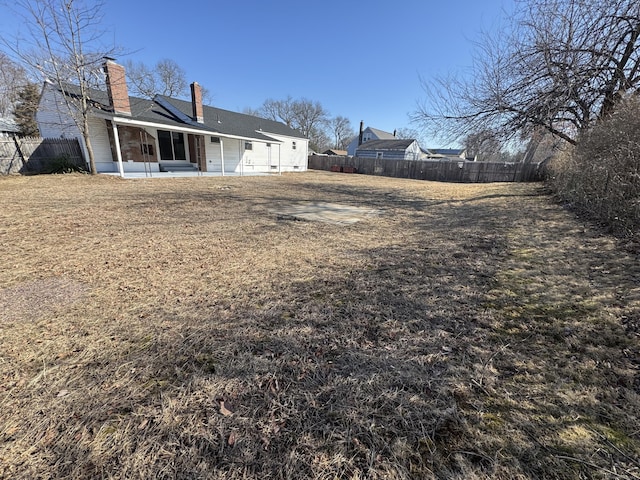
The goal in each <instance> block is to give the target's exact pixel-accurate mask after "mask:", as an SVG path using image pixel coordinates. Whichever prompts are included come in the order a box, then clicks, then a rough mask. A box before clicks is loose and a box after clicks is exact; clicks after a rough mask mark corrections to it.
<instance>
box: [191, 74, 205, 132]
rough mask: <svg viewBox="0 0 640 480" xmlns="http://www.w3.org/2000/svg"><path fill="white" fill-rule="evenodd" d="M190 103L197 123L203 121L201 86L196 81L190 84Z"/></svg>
mask: <svg viewBox="0 0 640 480" xmlns="http://www.w3.org/2000/svg"><path fill="white" fill-rule="evenodd" d="M191 105H192V107H193V119H194V120H195V121H196V122H198V123H204V109H203V108H202V87H201V86H200V84H199V83H198V82H193V83H192V84H191Z"/></svg>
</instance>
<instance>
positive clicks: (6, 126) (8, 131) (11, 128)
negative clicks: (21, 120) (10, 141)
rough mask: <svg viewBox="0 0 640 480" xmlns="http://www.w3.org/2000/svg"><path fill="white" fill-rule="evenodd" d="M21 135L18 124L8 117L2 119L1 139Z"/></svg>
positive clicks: (0, 123)
mask: <svg viewBox="0 0 640 480" xmlns="http://www.w3.org/2000/svg"><path fill="white" fill-rule="evenodd" d="M18 133H20V127H18V124H17V123H16V122H15V121H14V120H12V119H11V118H7V117H0V138H3V137H4V138H6V137H13V136H14V135H17V134H18Z"/></svg>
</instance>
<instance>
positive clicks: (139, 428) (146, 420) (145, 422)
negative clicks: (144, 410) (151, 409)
mask: <svg viewBox="0 0 640 480" xmlns="http://www.w3.org/2000/svg"><path fill="white" fill-rule="evenodd" d="M148 423H149V419H148V418H145V419H144V420H143V421H142V423H140V425H138V430H142V429H143V428H144V427H146V426H147V424H148Z"/></svg>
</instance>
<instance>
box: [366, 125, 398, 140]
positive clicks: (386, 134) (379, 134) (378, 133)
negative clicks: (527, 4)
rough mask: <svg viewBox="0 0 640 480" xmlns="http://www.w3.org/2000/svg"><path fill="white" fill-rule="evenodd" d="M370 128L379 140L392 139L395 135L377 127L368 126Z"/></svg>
mask: <svg viewBox="0 0 640 480" xmlns="http://www.w3.org/2000/svg"><path fill="white" fill-rule="evenodd" d="M368 128H369V130H371V133H374V134H375V135H376V137H378V139H379V140H393V139H395V138H396V137H394V136H393V133H389V132H385V131H384V130H378V129H377V128H373V127H368Z"/></svg>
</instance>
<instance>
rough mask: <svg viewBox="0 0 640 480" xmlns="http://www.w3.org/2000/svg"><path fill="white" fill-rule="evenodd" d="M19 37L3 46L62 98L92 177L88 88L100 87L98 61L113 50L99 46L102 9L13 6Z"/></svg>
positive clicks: (32, 1) (75, 3) (34, 2)
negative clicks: (83, 147)
mask: <svg viewBox="0 0 640 480" xmlns="http://www.w3.org/2000/svg"><path fill="white" fill-rule="evenodd" d="M13 9H14V11H15V13H16V15H17V17H18V18H20V19H22V22H23V23H22V24H23V28H22V30H21V35H24V37H23V36H19V37H16V38H15V39H13V41H12V42H9V41H5V45H7V47H8V48H9V49H10V50H11V52H12V53H13V54H14V55H15V56H16V57H17V58H18V59H19V60H20V61H21V62H22V64H23V65H24V66H25V67H27V68H29V69H30V70H31V71H34V72H38V73H39V74H40V75H41V76H42V77H44V78H45V79H46V80H47V81H50V82H52V83H54V84H55V86H56V87H57V88H58V89H59V90H60V92H62V95H61V96H60V98H61V101H62V102H63V103H64V105H63V106H62V107H63V108H66V109H67V110H68V112H69V114H70V117H71V118H73V119H74V121H75V124H76V127H77V128H78V130H79V131H80V134H81V135H82V138H83V139H84V144H85V146H86V150H87V155H88V157H89V168H90V171H91V173H92V174H95V173H96V164H95V157H94V153H93V147H92V145H91V135H90V125H89V114H90V111H91V109H92V108H93V107H92V103H91V88H92V87H96V86H98V85H99V84H101V83H102V81H103V73H102V65H103V62H104V57H109V56H113V55H114V54H115V49H114V48H107V47H105V46H104V45H103V44H102V43H101V38H102V35H103V31H102V29H101V28H100V21H101V19H102V15H101V10H102V3H100V2H91V3H90V4H87V3H84V2H83V1H82V0H16V1H15V2H14V3H13Z"/></svg>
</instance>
